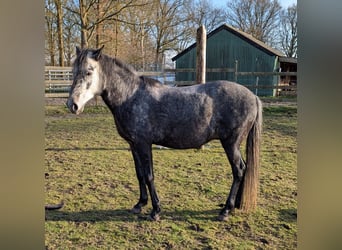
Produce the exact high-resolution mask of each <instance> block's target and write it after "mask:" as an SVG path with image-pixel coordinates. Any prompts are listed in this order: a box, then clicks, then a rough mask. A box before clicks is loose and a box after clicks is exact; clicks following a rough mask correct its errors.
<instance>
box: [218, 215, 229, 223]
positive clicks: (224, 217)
mask: <svg viewBox="0 0 342 250" xmlns="http://www.w3.org/2000/svg"><path fill="white" fill-rule="evenodd" d="M217 220H218V221H228V215H224V214H220V215H219V216H218V217H217Z"/></svg>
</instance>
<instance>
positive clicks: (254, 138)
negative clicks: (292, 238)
mask: <svg viewBox="0 0 342 250" xmlns="http://www.w3.org/2000/svg"><path fill="white" fill-rule="evenodd" d="M256 104H257V115H256V118H255V121H254V123H253V126H252V128H251V130H250V131H249V133H248V136H247V143H246V165H247V168H246V172H245V175H244V179H243V184H242V185H243V186H242V187H241V188H242V196H241V203H240V209H242V210H243V211H246V212H248V211H250V210H253V209H255V207H256V204H257V196H258V182H259V166H260V144H261V143H260V140H261V130H262V103H261V101H260V99H259V98H258V97H256Z"/></svg>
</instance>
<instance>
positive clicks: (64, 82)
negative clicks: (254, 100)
mask: <svg viewBox="0 0 342 250" xmlns="http://www.w3.org/2000/svg"><path fill="white" fill-rule="evenodd" d="M178 72H196V69H194V68H185V69H164V70H163V71H161V72H138V73H139V74H140V75H145V76H151V77H157V78H158V79H159V80H161V79H162V80H163V82H164V84H168V85H174V86H178V87H182V86H190V85H194V84H196V82H195V81H174V80H173V81H168V78H174V74H175V73H178ZM206 72H214V73H220V72H225V73H234V74H235V79H237V77H238V76H247V75H252V76H272V75H273V76H296V75H297V72H239V71H237V67H235V68H207V69H206ZM44 83H45V96H46V97H67V96H68V92H69V89H70V86H71V84H72V68H71V67H51V66H47V67H45V81H44ZM244 86H246V87H247V88H250V89H273V90H275V91H276V93H277V95H282V94H286V95H288V94H290V95H295V94H297V86H296V85H290V86H289V85H280V84H279V85H275V86H266V85H262V83H261V84H254V85H244Z"/></svg>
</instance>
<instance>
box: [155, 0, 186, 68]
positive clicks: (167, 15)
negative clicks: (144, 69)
mask: <svg viewBox="0 0 342 250" xmlns="http://www.w3.org/2000/svg"><path fill="white" fill-rule="evenodd" d="M183 2H184V1H182V0H155V7H154V10H155V15H154V18H153V21H152V24H153V27H152V29H151V34H152V36H153V39H154V42H155V63H156V64H160V63H161V62H162V59H163V58H162V56H163V54H164V52H165V51H167V50H172V49H174V48H175V47H176V46H177V43H178V42H179V40H180V39H181V38H182V36H183V33H184V32H185V29H184V28H183V24H184V22H185V21H186V20H187V17H185V16H183V15H182V14H181V13H182V12H181V9H182V6H183Z"/></svg>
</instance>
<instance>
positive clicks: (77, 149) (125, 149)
mask: <svg viewBox="0 0 342 250" xmlns="http://www.w3.org/2000/svg"><path fill="white" fill-rule="evenodd" d="M105 150H108V151H113V150H123V151H130V149H129V148H128V147H127V148H124V147H123V148H105V147H98V148H95V147H88V148H77V147H75V148H46V149H45V151H56V152H62V151H105Z"/></svg>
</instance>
